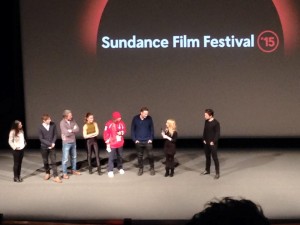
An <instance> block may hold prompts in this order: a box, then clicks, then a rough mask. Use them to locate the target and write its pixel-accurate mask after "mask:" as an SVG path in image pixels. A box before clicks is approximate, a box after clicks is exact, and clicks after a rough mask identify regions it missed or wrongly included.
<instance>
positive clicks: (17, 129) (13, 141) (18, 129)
mask: <svg viewBox="0 0 300 225" xmlns="http://www.w3.org/2000/svg"><path fill="white" fill-rule="evenodd" d="M8 143H9V145H10V147H11V148H12V150H13V152H12V153H13V158H14V167H13V171H14V179H13V180H14V182H22V181H23V179H22V178H21V167H22V160H23V157H24V151H23V149H24V148H25V146H26V141H25V137H24V131H23V125H22V123H21V121H19V120H15V121H14V122H13V124H12V126H11V129H10V132H9V137H8Z"/></svg>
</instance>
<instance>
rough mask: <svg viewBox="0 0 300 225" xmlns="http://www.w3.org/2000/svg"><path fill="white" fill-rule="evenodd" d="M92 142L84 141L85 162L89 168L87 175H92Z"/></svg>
mask: <svg viewBox="0 0 300 225" xmlns="http://www.w3.org/2000/svg"><path fill="white" fill-rule="evenodd" d="M91 141H92V140H91V139H87V140H86V148H87V160H88V166H89V174H92V144H93V143H92V142H91Z"/></svg>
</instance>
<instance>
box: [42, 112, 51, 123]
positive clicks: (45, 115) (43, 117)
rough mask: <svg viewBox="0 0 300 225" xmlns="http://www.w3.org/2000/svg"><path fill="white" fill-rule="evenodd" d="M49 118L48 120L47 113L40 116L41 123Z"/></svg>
mask: <svg viewBox="0 0 300 225" xmlns="http://www.w3.org/2000/svg"><path fill="white" fill-rule="evenodd" d="M49 118H50V116H49V114H47V113H46V114H43V115H42V121H44V120H47V119H49Z"/></svg>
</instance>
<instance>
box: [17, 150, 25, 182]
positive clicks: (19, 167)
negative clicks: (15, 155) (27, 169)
mask: <svg viewBox="0 0 300 225" xmlns="http://www.w3.org/2000/svg"><path fill="white" fill-rule="evenodd" d="M23 157H24V150H21V151H19V162H18V178H19V182H22V181H23V179H22V178H21V168H22V162H23Z"/></svg>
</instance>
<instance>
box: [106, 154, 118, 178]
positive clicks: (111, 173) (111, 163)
mask: <svg viewBox="0 0 300 225" xmlns="http://www.w3.org/2000/svg"><path fill="white" fill-rule="evenodd" d="M115 158H116V149H115V148H111V151H110V152H109V153H108V176H109V177H114V160H115Z"/></svg>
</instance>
